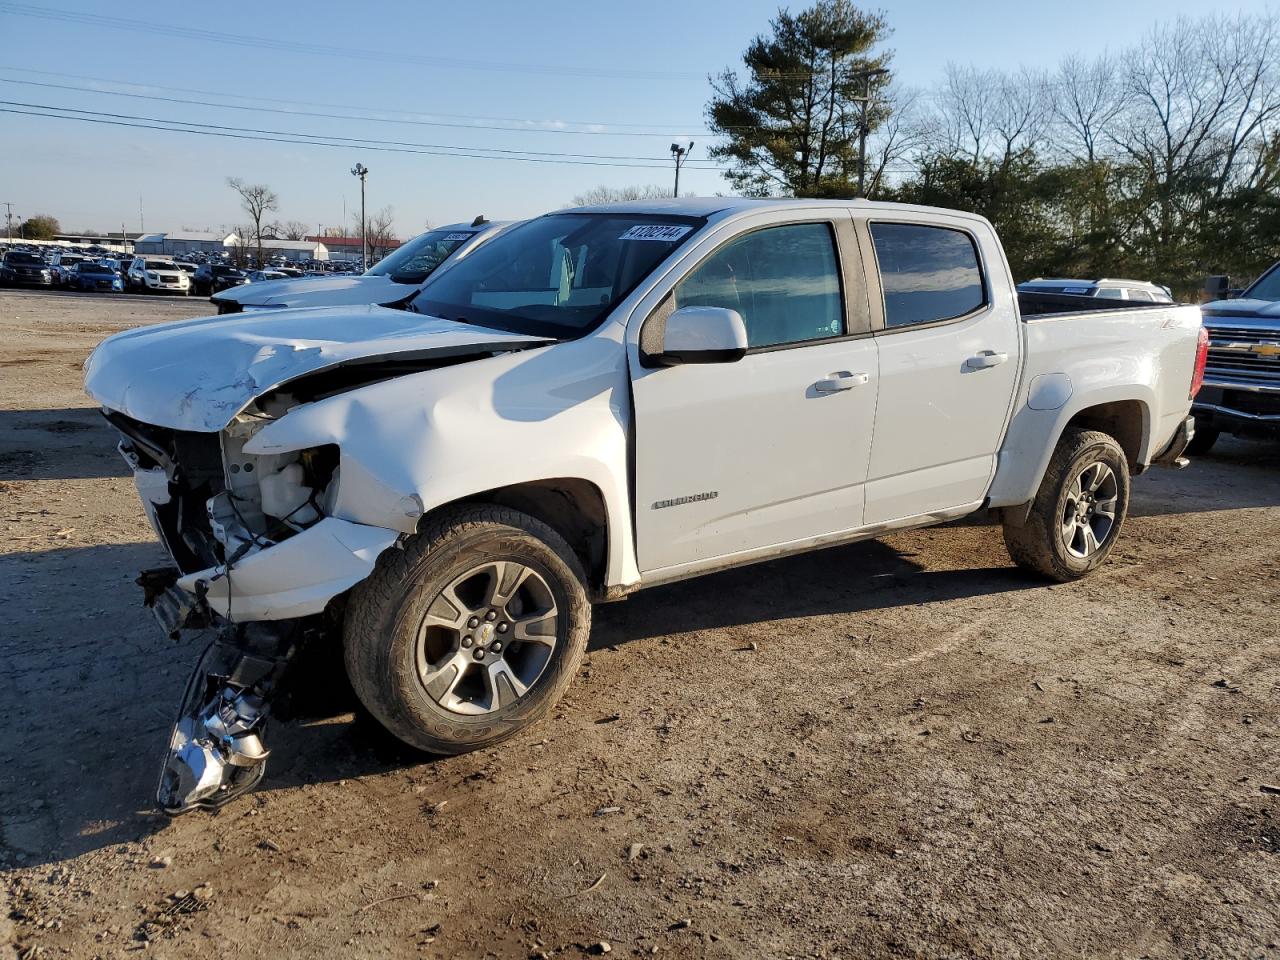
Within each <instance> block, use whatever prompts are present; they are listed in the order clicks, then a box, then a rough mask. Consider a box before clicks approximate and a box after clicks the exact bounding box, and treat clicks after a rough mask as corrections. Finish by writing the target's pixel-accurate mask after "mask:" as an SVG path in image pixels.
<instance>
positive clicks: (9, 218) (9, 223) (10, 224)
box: [3, 200, 13, 246]
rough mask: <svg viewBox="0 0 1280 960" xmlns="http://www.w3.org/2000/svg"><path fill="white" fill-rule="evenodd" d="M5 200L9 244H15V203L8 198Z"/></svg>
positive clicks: (5, 218)
mask: <svg viewBox="0 0 1280 960" xmlns="http://www.w3.org/2000/svg"><path fill="white" fill-rule="evenodd" d="M3 202H4V209H5V215H4V222H5V224H6V225H7V227H8V229H9V246H13V204H12V203H10V202H9V201H8V200H5V201H3Z"/></svg>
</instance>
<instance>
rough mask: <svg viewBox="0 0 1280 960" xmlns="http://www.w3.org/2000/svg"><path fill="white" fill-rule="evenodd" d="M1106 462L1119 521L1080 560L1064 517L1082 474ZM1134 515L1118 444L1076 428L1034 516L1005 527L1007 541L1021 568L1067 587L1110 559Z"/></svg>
mask: <svg viewBox="0 0 1280 960" xmlns="http://www.w3.org/2000/svg"><path fill="white" fill-rule="evenodd" d="M1099 462H1100V463H1103V464H1105V465H1106V466H1107V467H1108V468H1110V470H1111V472H1112V474H1113V476H1114V478H1115V501H1116V503H1115V507H1114V521H1113V523H1112V524H1111V527H1110V528H1109V529H1108V531H1107V533H1106V535H1105V537H1104V538H1103V539H1102V540H1101V542H1100V543H1099V545H1098V546H1097V548H1096V549H1095V550H1093V551H1092V552H1091V553H1089V555H1087V556H1083V557H1081V556H1077V555H1076V554H1075V553H1073V552H1072V550H1071V549H1070V548H1069V547H1068V544H1067V541H1066V538H1065V537H1064V533H1063V530H1064V522H1063V518H1064V515H1065V514H1066V512H1067V511H1068V509H1069V508H1070V507H1071V505H1072V503H1073V501H1072V496H1071V493H1072V490H1071V488H1072V484H1073V482H1074V481H1075V479H1076V477H1077V476H1079V475H1080V474H1081V472H1082V471H1084V470H1087V469H1089V468H1090V467H1091V466H1092V465H1093V464H1096V463H1099ZM1128 513H1129V463H1128V460H1127V459H1126V457H1125V455H1124V451H1123V450H1121V449H1120V445H1119V444H1118V443H1116V441H1115V439H1114V438H1112V437H1111V436H1109V435H1108V434H1105V433H1100V432H1098V431H1096V430H1080V429H1077V428H1071V429H1069V430H1067V431H1066V432H1065V433H1063V435H1062V439H1061V440H1059V441H1058V446H1057V448H1056V449H1055V450H1054V452H1053V457H1052V458H1051V459H1050V460H1049V466H1048V468H1047V469H1046V470H1045V474H1044V478H1043V479H1042V480H1041V481H1040V489H1039V490H1038V491H1037V492H1036V497H1035V500H1033V501H1032V504H1031V512H1030V513H1029V514H1028V515H1027V518H1026V520H1025V522H1023V523H1022V524H1020V525H1015V524H1013V523H1010V522H1007V521H1006V523H1005V524H1004V542H1005V546H1006V547H1008V549H1009V556H1010V557H1012V558H1013V562H1014V563H1016V564H1017V565H1018V566H1020V567H1022V568H1024V569H1026V570H1031V571H1033V572H1035V573H1038V574H1040V575H1041V576H1044V577H1048V578H1049V579H1050V580H1056V581H1058V582H1059V583H1066V582H1068V581H1071V580H1079V579H1080V578H1081V577H1084V576H1087V575H1088V574H1090V573H1092V572H1093V571H1094V570H1096V569H1097V568H1098V567H1099V566H1100V565H1101V564H1102V563H1103V561H1105V560H1106V559H1107V556H1108V555H1109V554H1110V553H1111V548H1112V547H1114V546H1115V543H1116V540H1117V539H1118V538H1119V536H1120V532H1121V530H1122V528H1123V527H1124V521H1125V518H1126V517H1127V516H1128Z"/></svg>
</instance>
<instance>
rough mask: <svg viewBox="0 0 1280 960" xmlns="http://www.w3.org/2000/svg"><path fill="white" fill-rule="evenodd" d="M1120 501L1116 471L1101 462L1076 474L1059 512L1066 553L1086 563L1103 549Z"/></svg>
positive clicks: (1114, 521) (1109, 534) (1114, 525)
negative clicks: (1060, 512)
mask: <svg viewBox="0 0 1280 960" xmlns="http://www.w3.org/2000/svg"><path fill="white" fill-rule="evenodd" d="M1119 498H1120V483H1119V481H1118V480H1117V479H1116V474H1115V471H1114V470H1112V469H1111V468H1110V467H1109V466H1107V465H1106V464H1105V463H1103V462H1102V461H1101V460H1096V461H1094V462H1093V463H1091V464H1088V465H1087V466H1085V467H1083V468H1082V469H1081V470H1080V471H1079V472H1078V473H1077V474H1076V476H1075V479H1074V480H1072V482H1071V486H1070V488H1069V489H1068V491H1067V499H1066V502H1065V504H1063V508H1062V542H1063V544H1064V545H1065V546H1066V548H1067V553H1069V554H1071V556H1073V557H1075V558H1077V559H1079V560H1085V559H1088V558H1089V557H1091V556H1093V555H1094V554H1095V553H1097V552H1098V551H1099V550H1101V549H1102V547H1103V545H1105V544H1106V542H1107V540H1108V538H1109V537H1110V536H1111V534H1112V532H1113V531H1114V530H1115V527H1116V507H1117V504H1118V502H1119Z"/></svg>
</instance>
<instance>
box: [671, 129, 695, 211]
mask: <svg viewBox="0 0 1280 960" xmlns="http://www.w3.org/2000/svg"><path fill="white" fill-rule="evenodd" d="M692 150H693V141H692V140H690V141H689V146H687V147H682V146H680V144H678V143H673V144H672V145H671V159H672V160H674V161H675V162H676V186H675V190H674V191H673V192H672V194H671V195H672V196H673V197H676V198H679V196H680V167H681V165H683V164H684V162H685V160H687V159H688V158H689V154H690V152H691V151H692Z"/></svg>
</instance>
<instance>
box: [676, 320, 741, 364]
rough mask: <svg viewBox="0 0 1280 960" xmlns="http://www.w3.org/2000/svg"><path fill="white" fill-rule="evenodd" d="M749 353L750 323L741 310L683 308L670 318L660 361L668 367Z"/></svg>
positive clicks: (730, 360)
mask: <svg viewBox="0 0 1280 960" xmlns="http://www.w3.org/2000/svg"><path fill="white" fill-rule="evenodd" d="M746 353H747V325H746V324H745V323H743V322H742V314H740V313H738V311H737V310H727V309H725V308H724V307H681V308H680V309H679V310H676V311H675V312H674V313H672V314H671V316H669V317H667V323H666V328H665V329H664V330H663V333H662V355H661V357H659V360H660V361H661V362H662V363H663V364H666V365H668V366H674V365H675V364H680V363H733V362H735V361H737V360H741V359H742V358H743V357H744V356H746Z"/></svg>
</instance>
